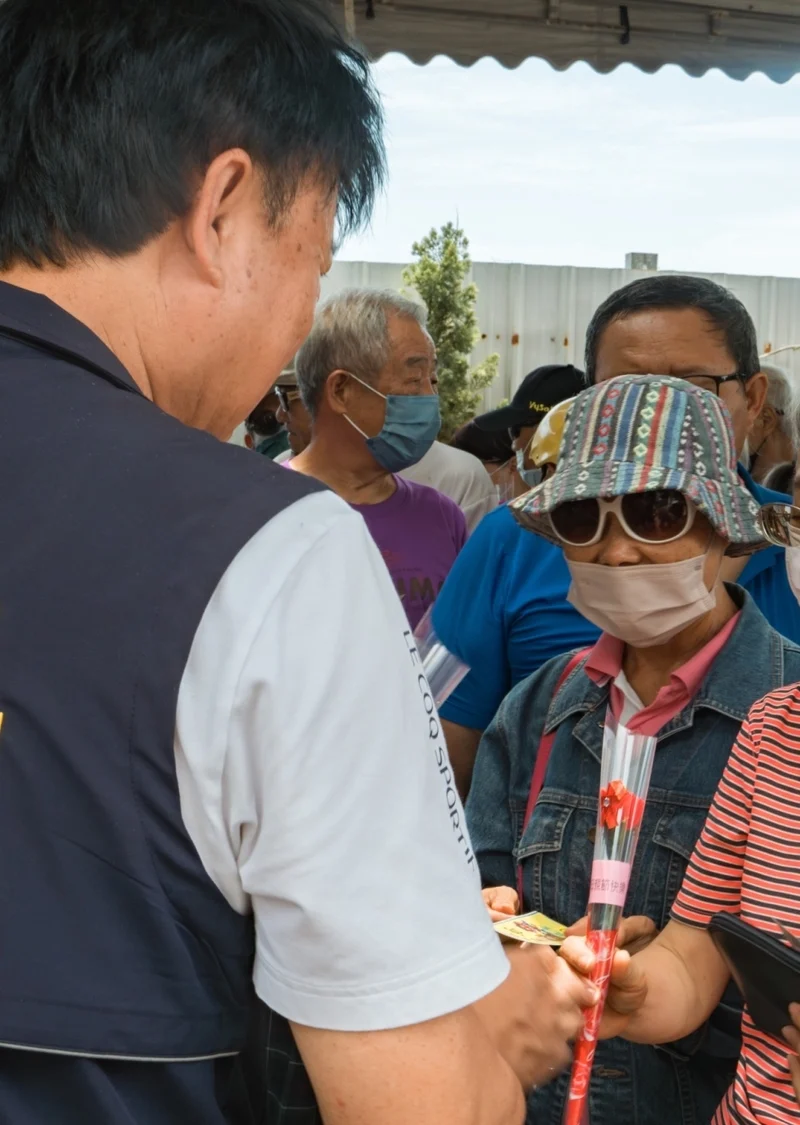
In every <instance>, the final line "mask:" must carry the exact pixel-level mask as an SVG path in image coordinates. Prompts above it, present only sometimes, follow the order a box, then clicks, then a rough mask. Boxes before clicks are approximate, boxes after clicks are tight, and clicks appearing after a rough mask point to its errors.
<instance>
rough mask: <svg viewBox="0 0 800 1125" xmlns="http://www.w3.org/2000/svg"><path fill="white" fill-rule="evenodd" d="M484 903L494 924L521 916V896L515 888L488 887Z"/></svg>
mask: <svg viewBox="0 0 800 1125" xmlns="http://www.w3.org/2000/svg"><path fill="white" fill-rule="evenodd" d="M483 901H484V905H485V906H486V909H487V910H488V911H489V917H490V918H491V920H492V921H493V922H502V921H503V919H504V918H513V917H514V915H515V914H519V895H518V894H517V892H516V891H515V890H514V889H513V887H486V888H485V889H484V891H483Z"/></svg>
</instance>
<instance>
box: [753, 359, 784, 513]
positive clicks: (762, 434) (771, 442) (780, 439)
mask: <svg viewBox="0 0 800 1125" xmlns="http://www.w3.org/2000/svg"><path fill="white" fill-rule="evenodd" d="M761 370H762V371H763V372H764V374H765V375H766V377H767V384H768V390H767V399H766V402H765V403H764V406H763V408H762V410H761V412H760V414H759V415H758V417H757V418H756V420H755V421H754V422H753V424H752V426H751V427H750V432H749V433H748V435H747V443H748V446H749V448H750V473H751V475H752V477H753V479H754V480H757V481H759V482H762V483H764V482H766V478H767V476H769V475H770V474H771V473H773V472H774V471H776V470H777V469H778V468H779V467H781V466H787V465H788V466H790V468H789V470H788V482H789V484H788V487H782V486H781V487H779V485H778V484H770V487H771V488H778V490H779V491H780V492H791V490H792V489H791V481H792V478H793V477H794V470H793V468H791V466H793V464H794V460H795V456H796V449H795V442H794V435H793V433H792V385H791V383H790V382H789V377H788V375H787V374H786V372H785V371H784V370H783V368H781V367H773V366H771V365H768V364H762V367H761Z"/></svg>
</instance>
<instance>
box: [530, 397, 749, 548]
mask: <svg viewBox="0 0 800 1125" xmlns="http://www.w3.org/2000/svg"><path fill="white" fill-rule="evenodd" d="M659 488H670V489H676V490H677V491H679V492H682V493H684V495H686V496H688V497H689V499H690V500H691V501H692V502H693V503H694V504H695V505H696V506H697V508H698V509H699V511H701V512H703V513H704V515H705V516H707V517H708V519H709V520H710V522H711V523H712V524H713V526H714V528H715V529H716V531H717V532H718V533H719V534H720V535H721V536H722V537H723V538H724V539H727V540H729V543H730V546H729V547H728V552H727V553H728V554H729V555H746V554H751V553H752V552H753V551H757V550H759V549H760V548H762V547H766V546H767V542H766V540H765V539H764V537H763V535H762V534H761V531H760V528H759V524H758V520H757V516H758V510H759V509H758V504H757V503H756V501H755V500H754V498H753V497H752V496H751V495H750V493H749V492H748V490H747V488H746V487H745V485H744V484H743V483H742V481H741V480H740V478H739V474H738V473H737V471H736V450H735V447H734V443H733V429H732V426H731V419H730V415H729V414H728V411H727V409H726V407H725V405H724V404H723V402H722V400H721V399H720V398H719V397H718V396H717V395H715V394H712V393H711V392H710V391H705V390H701V388H699V387H695V386H694V385H693V384H692V383H687V382H686V380H685V379H673V378H667V377H666V376H653V375H623V376H620V377H619V378H616V379H611V380H609V381H608V382H605V383H601V384H599V386H595V387H592V388H591V389H589V390H587V391H584V392H583V393H582V394H580V395H578V397H577V398H576V399H575V402H574V405H573V407H572V409H571V410H570V413H569V416H568V417H567V421H566V424H565V426H564V437H563V440H562V443H561V451H560V453H559V458H558V464H557V466H556V471H555V473H554V474H553V476H552V477H550V479H549V480H546V481H544V482H543V483H542V484H539V485H537V486H536V488H533V489H531V491H530V492H527V493H525V494H524V495H523V496H520V497H519V498H518V499H517V500H514V501H512V503H511V504H510V505H509V506H510V508H511V510H512V512H513V514H514V516H515V517H516V519H517V520H518V521H519V523H521V524H522V526H523V527H526V528H528V529H529V530H531V531H535V532H537V533H538V534H539V535H543V536H545V538H547V539H551V540H553V541H554V542H558V537H557V536H556V534H555V532H554V531H553V529H552V527H551V524H550V519H549V513H550V512H552V510H553V509H554V508H557V507H558V506H559V504H564V503H565V502H567V501H569V500H586V499H596V498H598V497H606V498H607V499H611V498H613V497H615V496H624V495H625V494H627V493H629V492H649V491H651V490H655V489H659Z"/></svg>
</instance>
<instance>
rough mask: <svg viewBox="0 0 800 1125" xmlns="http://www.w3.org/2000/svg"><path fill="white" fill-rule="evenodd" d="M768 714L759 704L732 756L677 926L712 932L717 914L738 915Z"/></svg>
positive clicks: (678, 904)
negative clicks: (712, 921) (758, 761)
mask: <svg viewBox="0 0 800 1125" xmlns="http://www.w3.org/2000/svg"><path fill="white" fill-rule="evenodd" d="M763 714H764V703H763V702H761V703H758V704H756V706H755V707H754V708H753V709H752V711H751V712H750V715H749V716H748V718H747V720H746V722H745V723H744V725H743V726H742V729H741V731H740V733H739V737H738V739H737V740H736V743H735V745H734V748H733V750H732V751H731V756H730V758H729V759H728V764H727V766H726V767H725V771H724V773H723V775H722V779H721V781H720V783H719V788H718V789H717V792H716V796H715V797H714V800H713V802H712V805H711V810H710V811H709V814H708V818H707V820H706V823H705V827H704V828H703V831H702V833H701V835H700V839H699V840H698V841H697V844H696V846H695V849H694V854H693V855H692V858H691V861H690V863H689V866H688V868H687V870H686V875H685V876H684V880H683V886H682V887H681V889H680V892H679V894H678V897H677V898H676V900H675V902H674V904H673V907H672V917H673V918H674V919H675V920H676V921H678V922H684V923H685V924H686V925H690V926H707V925H708V924H709V922H710V921H711V919H712V918H713V917H714V915H715V914H719V913H722V912H725V913H728V914H738V913H739V909H740V904H741V896H742V871H743V868H744V859H745V852H746V851H747V840H748V836H749V834H750V816H751V810H752V804H753V787H754V782H755V775H756V763H757V759H758V748H759V744H760V740H761V729H762V724H763Z"/></svg>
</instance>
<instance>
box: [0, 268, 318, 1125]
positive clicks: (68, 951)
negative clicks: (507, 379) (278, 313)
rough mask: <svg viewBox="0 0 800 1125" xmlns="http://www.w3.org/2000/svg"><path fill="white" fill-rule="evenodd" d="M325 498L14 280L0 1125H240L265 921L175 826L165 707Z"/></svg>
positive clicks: (2, 506) (7, 424)
mask: <svg viewBox="0 0 800 1125" xmlns="http://www.w3.org/2000/svg"><path fill="white" fill-rule="evenodd" d="M318 487H319V486H318V485H317V484H316V483H315V482H313V481H310V480H309V479H308V478H307V477H304V476H301V475H300V474H299V473H289V472H286V471H285V470H284V469H281V468H280V467H278V466H275V465H273V464H272V463H271V462H269V461H268V460H266V459H265V458H263V457H256V456H253V455H252V454H250V453H248V452H246V451H244V450H241V449H236V448H234V447H232V446H227V445H225V444H223V443H221V442H219V441H217V440H215V439H214V438H212V437H209V436H208V435H205V434H202V433H199V432H197V431H195V430H192V429H189V428H187V427H185V426H183V425H182V424H180V423H179V422H177V421H176V420H175V419H173V418H171V417H169V416H168V415H166V414H164V413H162V412H161V411H160V410H159V409H158V408H157V407H156V406H154V405H153V404H152V403H150V402H149V401H148V400H146V399H145V398H144V397H143V396H142V395H141V394H140V393H139V392H138V390H137V389H136V387H135V386H134V384H133V382H132V380H131V379H130V377H129V376H128V374H127V373H126V372H125V370H124V369H123V368H122V366H121V365H120V364H119V362H118V361H117V360H116V358H115V357H114V356H113V355H112V354H111V352H110V351H109V350H108V349H107V348H106V347H105V346H104V345H103V344H102V343H101V341H100V340H99V339H98V338H97V337H96V336H94V335H93V334H92V333H91V332H90V331H89V330H88V329H87V328H86V327H85V326H83V325H82V324H80V323H78V322H77V321H76V320H74V319H73V318H72V317H70V316H69V315H68V314H66V313H65V312H64V311H63V310H61V309H60V308H58V306H56V305H54V304H53V303H52V302H50V301H48V300H46V299H45V298H43V297H39V296H35V295H33V294H30V293H26V292H24V291H22V290H20V289H17V288H14V287H11V286H8V285H5V284H1V283H0V712H2V713H3V723H2V727H1V728H0V1125H6V1123H9V1125H11V1123H13V1125H34V1123H35V1125H45V1123H46V1125H123V1123H124V1125H140V1123H141V1125H221V1123H222V1122H231V1121H234V1120H236V1121H237V1122H238V1121H239V1120H247V1119H248V1118H247V1113H246V1111H245V1110H244V1109H240V1108H239V1107H238V1102H237V1103H236V1104H235V1102H236V1090H235V1087H234V1078H235V1065H234V1062H233V1061H232V1058H233V1056H235V1054H236V1053H237V1052H238V1051H240V1050H241V1048H242V1047H243V1045H244V1042H245V1038H246V1034H247V1021H248V1017H249V1015H250V1009H251V1005H252V986H251V973H252V961H253V951H254V937H253V926H252V920H251V919H250V918H249V917H241V916H239V915H238V914H237V913H236V912H235V911H233V910H232V909H231V908H230V906H229V905H228V904H227V902H226V901H225V899H224V898H223V897H222V895H221V894H220V892H219V891H218V890H217V888H216V886H215V885H214V884H213V882H212V881H211V880H210V879H209V877H208V876H207V874H206V873H205V871H204V869H203V866H202V864H201V862H200V859H199V857H198V855H197V853H196V851H195V848H194V846H193V844H192V842H191V840H190V838H189V837H188V835H187V833H186V831H185V829H184V826H183V823H182V820H181V815H180V806H179V798H178V789H177V783H176V778H175V766H174V753H173V736H174V728H175V710H176V701H177V695H178V688H179V685H180V681H181V677H182V674H183V670H184V667H185V665H186V661H187V657H188V654H189V650H190V647H191V644H192V639H193V637H194V634H195V631H196V629H197V626H198V624H199V622H200V618H201V616H202V614H203V611H204V609H205V607H206V605H207V603H208V601H209V599H210V597H211V595H212V593H213V591H214V589H215V587H216V585H217V583H218V582H219V580H220V578H221V576H222V574H223V573H224V571H225V570H226V568H227V567H228V565H229V563H230V562H231V561H232V559H233V558H234V557H235V555H236V554H237V553H238V551H239V550H240V549H241V548H242V547H243V546H244V545H245V544H246V543H247V541H248V540H249V539H250V538H251V537H252V536H253V535H254V533H255V532H256V531H257V530H258V529H259V528H260V527H262V526H263V525H264V524H265V523H266V522H267V521H268V520H269V519H270V518H272V517H273V516H274V515H275V514H277V513H278V512H280V511H282V510H283V509H285V508H286V507H287V506H288V505H290V504H292V503H294V502H295V501H297V500H299V499H300V498H302V497H303V496H305V495H307V494H309V493H311V492H312V491H314V490H315V489H317V488H318ZM220 749H221V750H222V748H220Z"/></svg>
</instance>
